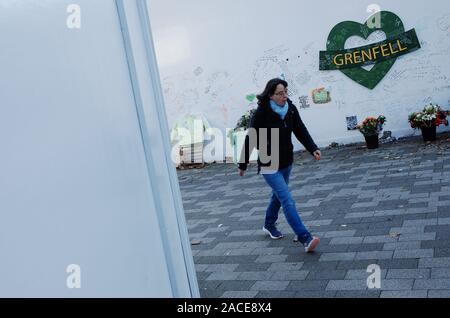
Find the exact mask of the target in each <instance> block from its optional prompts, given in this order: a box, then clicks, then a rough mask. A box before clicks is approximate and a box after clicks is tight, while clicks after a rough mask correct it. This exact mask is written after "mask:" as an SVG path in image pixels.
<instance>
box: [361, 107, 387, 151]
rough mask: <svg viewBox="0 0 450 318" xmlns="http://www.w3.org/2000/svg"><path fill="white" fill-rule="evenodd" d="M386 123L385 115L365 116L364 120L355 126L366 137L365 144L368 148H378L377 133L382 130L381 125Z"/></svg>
mask: <svg viewBox="0 0 450 318" xmlns="http://www.w3.org/2000/svg"><path fill="white" fill-rule="evenodd" d="M385 123H386V117H384V116H382V115H381V116H378V118H375V117H367V118H366V119H364V121H363V122H362V123H361V124H359V125H358V126H356V128H357V129H358V130H359V131H360V132H361V134H363V136H364V138H365V139H366V145H367V148H368V149H376V148H378V145H379V143H378V135H379V134H380V132H381V131H382V130H383V125H384V124H385Z"/></svg>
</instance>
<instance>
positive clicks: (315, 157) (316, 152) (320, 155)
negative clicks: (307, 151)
mask: <svg viewBox="0 0 450 318" xmlns="http://www.w3.org/2000/svg"><path fill="white" fill-rule="evenodd" d="M313 155H314V159H316V160H317V161H319V160H320V158H322V153H321V152H320V150H316V151H314V153H313Z"/></svg>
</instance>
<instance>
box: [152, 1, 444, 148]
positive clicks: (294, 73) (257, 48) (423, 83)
mask: <svg viewBox="0 0 450 318" xmlns="http://www.w3.org/2000/svg"><path fill="white" fill-rule="evenodd" d="M375 3H376V5H377V6H379V8H380V9H381V10H384V11H391V12H393V13H395V14H397V15H398V16H399V17H400V18H401V20H402V21H403V24H404V25H405V30H406V31H407V30H410V29H413V28H414V29H416V31H417V35H418V38H419V40H420V42H421V45H422V48H421V49H420V50H418V51H416V52H413V53H411V54H407V55H405V56H402V57H400V58H398V59H397V61H396V63H395V64H394V66H393V68H392V69H391V70H390V72H389V73H388V74H387V76H386V77H385V78H384V79H383V80H382V81H381V82H380V83H379V84H378V86H377V87H375V89H373V90H370V89H368V88H365V87H363V86H361V85H359V84H357V83H355V82H354V81H352V80H350V79H349V78H348V77H346V76H345V75H344V74H342V73H341V72H340V71H319V51H321V50H326V45H327V38H328V35H329V33H330V31H331V30H332V28H333V27H334V26H335V25H337V24H338V23H340V22H343V21H356V22H358V23H365V22H366V20H367V19H368V17H369V16H370V15H372V13H369V12H368V8H369V9H371V8H373V7H374V6H373V4H374V1H361V0H347V1H344V2H336V1H332V0H323V1H297V0H279V1H269V0H243V1H229V0H215V1H210V0H191V1H180V0H164V1H162V0H150V4H151V16H152V25H153V30H154V32H155V42H156V49H157V53H158V61H159V65H160V70H161V78H162V84H163V89H164V96H165V100H166V111H167V115H168V119H169V124H170V125H171V127H173V124H174V122H176V121H177V120H178V119H180V118H182V117H183V116H186V115H187V114H191V113H193V114H197V113H202V114H203V115H204V116H205V117H206V118H207V119H208V121H209V123H210V124H211V126H213V127H218V128H220V129H221V130H222V131H223V132H224V135H225V129H226V128H227V127H228V128H233V127H234V126H235V124H236V122H237V120H238V119H239V117H240V116H241V115H242V114H243V113H244V112H245V111H247V110H248V109H251V108H253V107H255V104H256V99H255V94H258V93H260V92H261V91H262V90H263V88H264V86H265V83H266V82H267V80H269V79H270V78H273V77H284V78H285V79H286V80H287V81H288V82H289V85H290V91H291V92H292V93H293V96H292V97H291V99H292V100H293V101H294V103H295V104H296V105H297V106H298V107H299V108H300V113H301V116H302V117H303V119H304V121H305V123H306V125H307V127H308V128H309V130H310V132H311V134H312V136H313V137H314V139H315V140H316V141H317V143H318V144H320V145H321V146H327V145H329V144H331V143H332V142H338V143H350V142H357V141H358V142H362V141H363V140H364V138H363V136H362V135H361V134H360V133H359V132H358V131H348V130H347V121H346V118H347V117H352V116H357V119H358V122H361V121H362V120H363V119H364V118H365V117H367V116H377V115H380V114H383V115H385V116H386V117H387V124H386V126H385V129H386V130H390V131H392V132H393V135H394V136H396V137H401V136H408V135H412V134H414V133H416V134H418V133H419V132H417V131H416V132H415V131H414V130H412V129H411V128H410V127H409V125H408V114H409V113H411V112H413V111H419V110H421V109H422V108H423V107H424V106H425V105H426V104H428V103H429V102H433V103H438V104H440V105H441V106H443V107H444V108H445V109H450V104H449V99H450V64H449V63H448V57H449V56H450V3H449V2H448V1H446V0H435V1H432V2H427V1H421V0H413V1H410V0H395V1H394V0H379V1H376V2H375ZM369 11H370V10H369ZM383 37H385V35H384V33H382V32H381V33H380V32H375V33H373V34H372V35H371V36H370V37H369V38H368V40H367V41H364V40H363V39H362V38H358V37H353V38H350V39H349V40H348V41H347V43H346V47H347V48H350V47H355V46H362V45H364V44H369V43H373V42H378V41H380V40H382V39H383ZM320 87H325V88H326V89H327V90H329V91H330V94H331V102H329V103H326V104H315V103H314V102H313V100H312V98H311V92H312V91H313V90H314V89H317V88H320ZM442 130H448V128H447V127H442V126H441V127H440V128H439V130H438V131H442ZM297 149H298V145H297Z"/></svg>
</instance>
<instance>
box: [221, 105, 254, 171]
mask: <svg viewBox="0 0 450 318" xmlns="http://www.w3.org/2000/svg"><path fill="white" fill-rule="evenodd" d="M255 112H256V109H251V110H248V111H247V112H245V114H243V115H242V116H241V118H239V120H238V122H237V124H236V126H235V127H234V128H233V129H231V130H230V131H229V132H228V138H229V139H230V144H231V146H232V148H233V161H234V162H235V163H237V161H238V156H240V149H241V148H242V146H243V144H244V141H245V136H246V135H247V129H248V127H249V126H250V120H251V118H252V116H253V114H254V113H255ZM256 158H257V153H256V152H255V151H254V152H252V154H251V156H250V161H253V160H256Z"/></svg>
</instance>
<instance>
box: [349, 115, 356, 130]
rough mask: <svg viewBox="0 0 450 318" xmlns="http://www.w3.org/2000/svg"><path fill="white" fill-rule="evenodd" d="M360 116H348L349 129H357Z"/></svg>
mask: <svg viewBox="0 0 450 318" xmlns="http://www.w3.org/2000/svg"><path fill="white" fill-rule="evenodd" d="M356 126H358V118H357V117H356V116H350V117H347V130H356Z"/></svg>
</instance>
